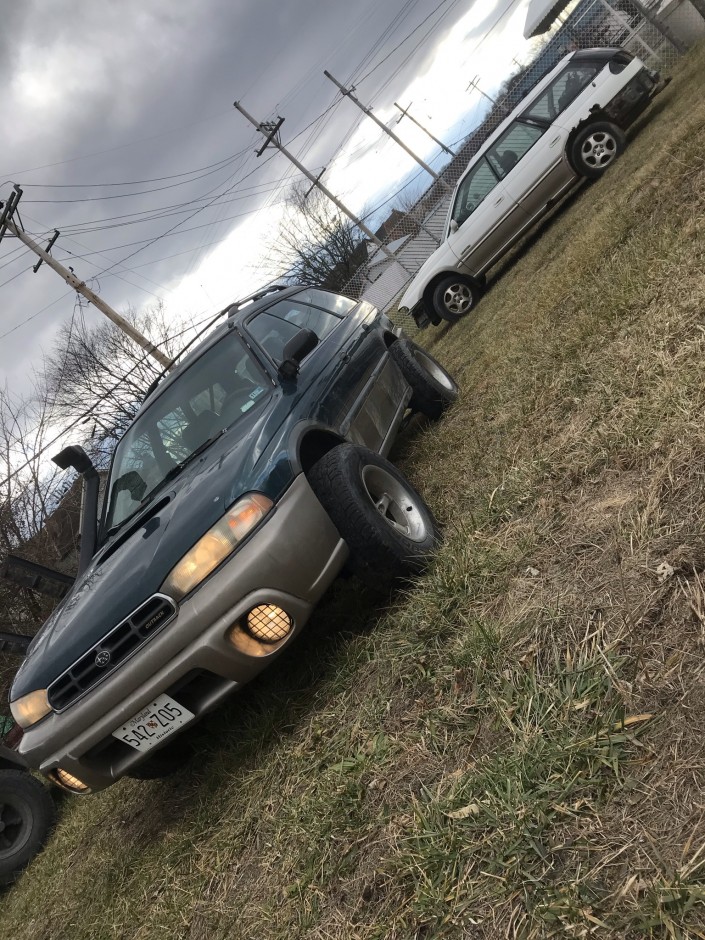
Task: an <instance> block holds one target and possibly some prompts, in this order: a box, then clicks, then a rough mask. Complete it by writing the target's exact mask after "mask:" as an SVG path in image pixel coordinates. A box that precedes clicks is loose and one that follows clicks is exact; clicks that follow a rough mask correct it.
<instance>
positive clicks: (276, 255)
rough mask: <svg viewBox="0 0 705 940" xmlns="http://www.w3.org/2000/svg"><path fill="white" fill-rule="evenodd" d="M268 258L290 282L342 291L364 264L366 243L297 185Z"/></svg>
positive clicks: (317, 195)
mask: <svg viewBox="0 0 705 940" xmlns="http://www.w3.org/2000/svg"><path fill="white" fill-rule="evenodd" d="M272 257H273V260H274V261H275V263H277V264H279V265H280V266H281V267H283V268H285V269H286V271H287V278H288V279H290V280H291V281H292V282H295V283H297V284H305V285H307V286H312V287H313V286H316V287H327V288H329V289H331V290H342V289H343V288H344V287H345V285H346V284H347V283H348V282H349V281H350V279H351V278H352V276H353V275H354V274H355V272H356V271H357V269H358V268H359V267H360V265H362V264H364V262H365V261H366V260H367V240H366V239H365V237H364V235H363V234H362V232H361V231H360V230H359V229H358V228H357V226H356V225H355V224H354V223H353V222H352V221H351V220H350V219H348V218H347V216H345V215H343V214H342V213H341V212H340V211H339V210H338V209H337V208H336V207H335V206H334V205H333V204H332V203H331V202H330V201H329V200H328V199H327V198H326V197H325V196H324V195H323V193H321V192H319V191H318V190H316V189H314V190H312V191H311V192H310V193H307V188H306V185H304V184H299V185H295V186H293V187H292V189H291V191H290V193H289V197H288V199H287V214H286V219H285V221H284V222H283V223H282V225H281V227H280V230H279V233H278V236H277V238H276V240H275V242H274V245H273V247H272Z"/></svg>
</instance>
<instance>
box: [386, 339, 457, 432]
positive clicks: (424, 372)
mask: <svg viewBox="0 0 705 940" xmlns="http://www.w3.org/2000/svg"><path fill="white" fill-rule="evenodd" d="M389 355H390V356H391V357H392V359H393V360H394V361H395V362H396V364H397V365H398V366H399V368H400V369H401V373H402V375H403V376H404V378H405V379H406V381H407V382H408V383H409V385H410V386H411V389H412V391H413V395H412V396H411V401H410V402H409V407H410V408H411V409H412V411H420V412H421V414H423V415H426V416H427V417H428V418H440V416H441V415H442V414H443V412H444V411H445V410H446V408H447V407H448V406H449V405H451V404H452V403H453V402H454V401H455V400H456V398H457V397H458V386H457V385H456V384H455V382H454V381H453V379H452V378H451V377H450V375H449V374H448V373H447V372H446V370H445V369H444V368H443V366H442V365H441V364H440V362H438V361H437V360H436V359H434V358H433V356H432V355H431V354H430V353H427V352H426V351H425V350H424V349H421V347H420V346H417V345H416V344H415V343H412V342H410V341H409V340H408V339H399V340H397V341H396V343H394V345H393V346H392V347H391V349H390V350H389Z"/></svg>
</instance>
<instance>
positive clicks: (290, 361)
mask: <svg viewBox="0 0 705 940" xmlns="http://www.w3.org/2000/svg"><path fill="white" fill-rule="evenodd" d="M317 345H318V337H317V336H316V334H315V333H314V332H313V330H300V331H299V332H298V333H297V334H296V336H292V338H291V339H290V340H289V342H288V343H287V344H286V346H285V347H284V358H283V360H282V361H281V362H280V363H279V374H280V375H281V376H282V377H283V378H285V379H293V378H295V376H297V375H298V372H299V364H300V363H301V361H302V359H305V358H306V356H308V354H309V353H310V352H312V351H313V350H314V349H315V348H316V346H317Z"/></svg>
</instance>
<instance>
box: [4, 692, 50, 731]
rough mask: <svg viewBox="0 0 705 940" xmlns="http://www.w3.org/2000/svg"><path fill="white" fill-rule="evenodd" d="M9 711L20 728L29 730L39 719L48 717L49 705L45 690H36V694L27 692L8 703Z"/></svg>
mask: <svg viewBox="0 0 705 940" xmlns="http://www.w3.org/2000/svg"><path fill="white" fill-rule="evenodd" d="M10 711H11V712H12V717H13V718H14V719H15V721H16V722H17V724H18V725H19V726H20V728H29V727H30V726H31V725H35V724H36V723H37V722H38V721H39V719H40V718H43V717H44V716H45V715H48V714H49V712H50V711H51V705H50V704H49V701H48V699H47V690H46V689H37V690H36V692H29V693H28V694H27V695H23V696H22V698H18V699H15V701H14V702H10Z"/></svg>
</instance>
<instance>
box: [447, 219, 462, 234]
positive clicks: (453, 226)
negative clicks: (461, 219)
mask: <svg viewBox="0 0 705 940" xmlns="http://www.w3.org/2000/svg"><path fill="white" fill-rule="evenodd" d="M449 228H450V231H451V234H452V233H453V232H457V231H458V229H459V228H460V226H459V225H458V223H457V222H456V221H455V219H451V220H450V226H449Z"/></svg>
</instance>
